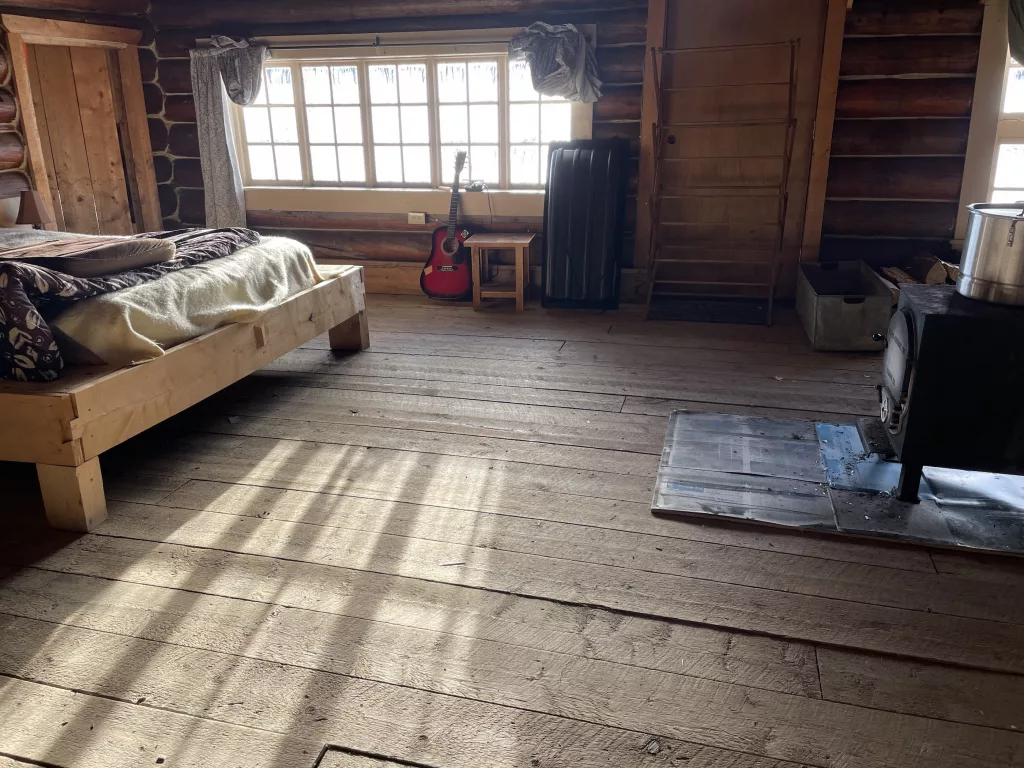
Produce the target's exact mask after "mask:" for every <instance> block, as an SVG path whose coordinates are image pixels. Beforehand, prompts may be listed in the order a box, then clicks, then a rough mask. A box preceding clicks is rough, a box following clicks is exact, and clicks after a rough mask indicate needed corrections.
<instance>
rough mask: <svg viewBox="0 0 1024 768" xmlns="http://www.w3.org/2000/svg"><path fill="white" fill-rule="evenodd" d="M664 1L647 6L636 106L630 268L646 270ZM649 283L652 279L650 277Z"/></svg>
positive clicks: (651, 224) (656, 0)
mask: <svg viewBox="0 0 1024 768" xmlns="http://www.w3.org/2000/svg"><path fill="white" fill-rule="evenodd" d="M667 16H668V0H649V2H648V4H647V47H646V48H645V49H644V83H643V94H642V97H641V102H640V173H639V177H638V181H637V196H636V239H635V244H634V247H633V266H634V268H636V269H642V270H648V269H650V268H651V266H652V265H650V264H648V261H649V255H650V249H651V238H652V237H653V236H654V222H653V221H652V215H653V212H652V210H651V202H652V200H653V199H654V195H655V194H657V190H656V189H654V175H655V162H656V159H655V158H656V157H657V146H656V145H657V141H658V135H657V134H658V131H657V122H658V92H657V87H656V83H655V80H656V78H655V76H654V61H655V54H652V49H660V48H664V47H665V25H666V17H667ZM652 280H653V277H652Z"/></svg>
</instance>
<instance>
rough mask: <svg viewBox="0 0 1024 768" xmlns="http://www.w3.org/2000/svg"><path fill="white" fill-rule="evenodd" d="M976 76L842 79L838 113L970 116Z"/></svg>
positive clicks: (867, 115) (842, 114)
mask: <svg viewBox="0 0 1024 768" xmlns="http://www.w3.org/2000/svg"><path fill="white" fill-rule="evenodd" d="M973 101H974V78H973V77H962V78H939V79H922V80H899V79H893V80H843V81H841V82H840V83H839V94H838V96H837V98H836V117H837V118H846V117H856V118H877V117H970V115H971V104H972V103H973Z"/></svg>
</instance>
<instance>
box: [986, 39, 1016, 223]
mask: <svg viewBox="0 0 1024 768" xmlns="http://www.w3.org/2000/svg"><path fill="white" fill-rule="evenodd" d="M992 185H993V191H992V198H991V199H992V201H993V202H996V203H1015V202H1019V201H1024V67H1022V66H1021V65H1020V64H1018V63H1017V62H1016V61H1014V60H1013V59H1010V65H1009V67H1008V71H1007V73H1006V87H1005V89H1004V91H1003V105H1002V110H1001V112H1000V116H999V123H998V128H997V139H996V162H995V173H994V176H993V181H992Z"/></svg>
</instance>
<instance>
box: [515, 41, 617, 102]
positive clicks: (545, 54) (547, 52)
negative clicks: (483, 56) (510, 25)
mask: <svg viewBox="0 0 1024 768" xmlns="http://www.w3.org/2000/svg"><path fill="white" fill-rule="evenodd" d="M508 54H509V58H511V59H512V60H523V61H526V62H527V63H528V64H529V65H530V76H531V78H532V79H533V87H534V89H535V90H536V91H537V92H538V93H542V94H544V95H545V96H560V97H561V98H563V99H567V100H568V101H577V102H584V103H587V104H589V103H592V102H595V101H597V100H598V99H600V98H601V86H602V85H603V83H602V82H601V78H600V72H599V70H598V67H597V58H596V57H595V56H594V52H593V51H592V50H591V49H590V46H589V45H588V44H587V39H586V38H585V37H584V36H583V33H582V32H580V31H579V30H578V29H577V28H576V27H574V26H573V25H572V24H557V25H551V24H545V23H544V22H542V21H538V22H536V23H534V24H531V25H530V26H529V27H527V28H526V30H525V31H523V32H521V33H520V34H518V35H516V36H515V37H513V38H512V39H511V40H510V41H509V44H508Z"/></svg>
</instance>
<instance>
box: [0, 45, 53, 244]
mask: <svg viewBox="0 0 1024 768" xmlns="http://www.w3.org/2000/svg"><path fill="white" fill-rule="evenodd" d="M7 45H8V46H10V49H11V50H10V51H9V53H10V56H11V68H12V69H13V70H14V91H15V94H16V95H17V98H18V112H19V114H20V115H21V127H22V129H23V130H24V131H25V143H26V148H27V149H28V167H29V170H30V171H31V173H32V182H33V184H34V185H35V188H36V190H37V191H38V192H39V194H40V195H41V196H42V198H43V202H44V203H45V204H46V206H47V208H48V209H49V211H50V212H51V213H54V207H53V196H54V190H53V189H51V188H50V178H49V176H48V175H47V173H46V159H45V157H44V155H43V142H42V139H40V137H39V123H38V121H37V120H36V105H35V102H34V101H33V100H32V99H33V97H32V84H31V80H30V78H29V72H28V48H27V46H26V44H25V40H24V38H22V36H21V35H19V34H16V33H14V32H8V33H7ZM55 216H56V215H55ZM43 228H44V229H56V228H57V225H56V224H44V225H43Z"/></svg>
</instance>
